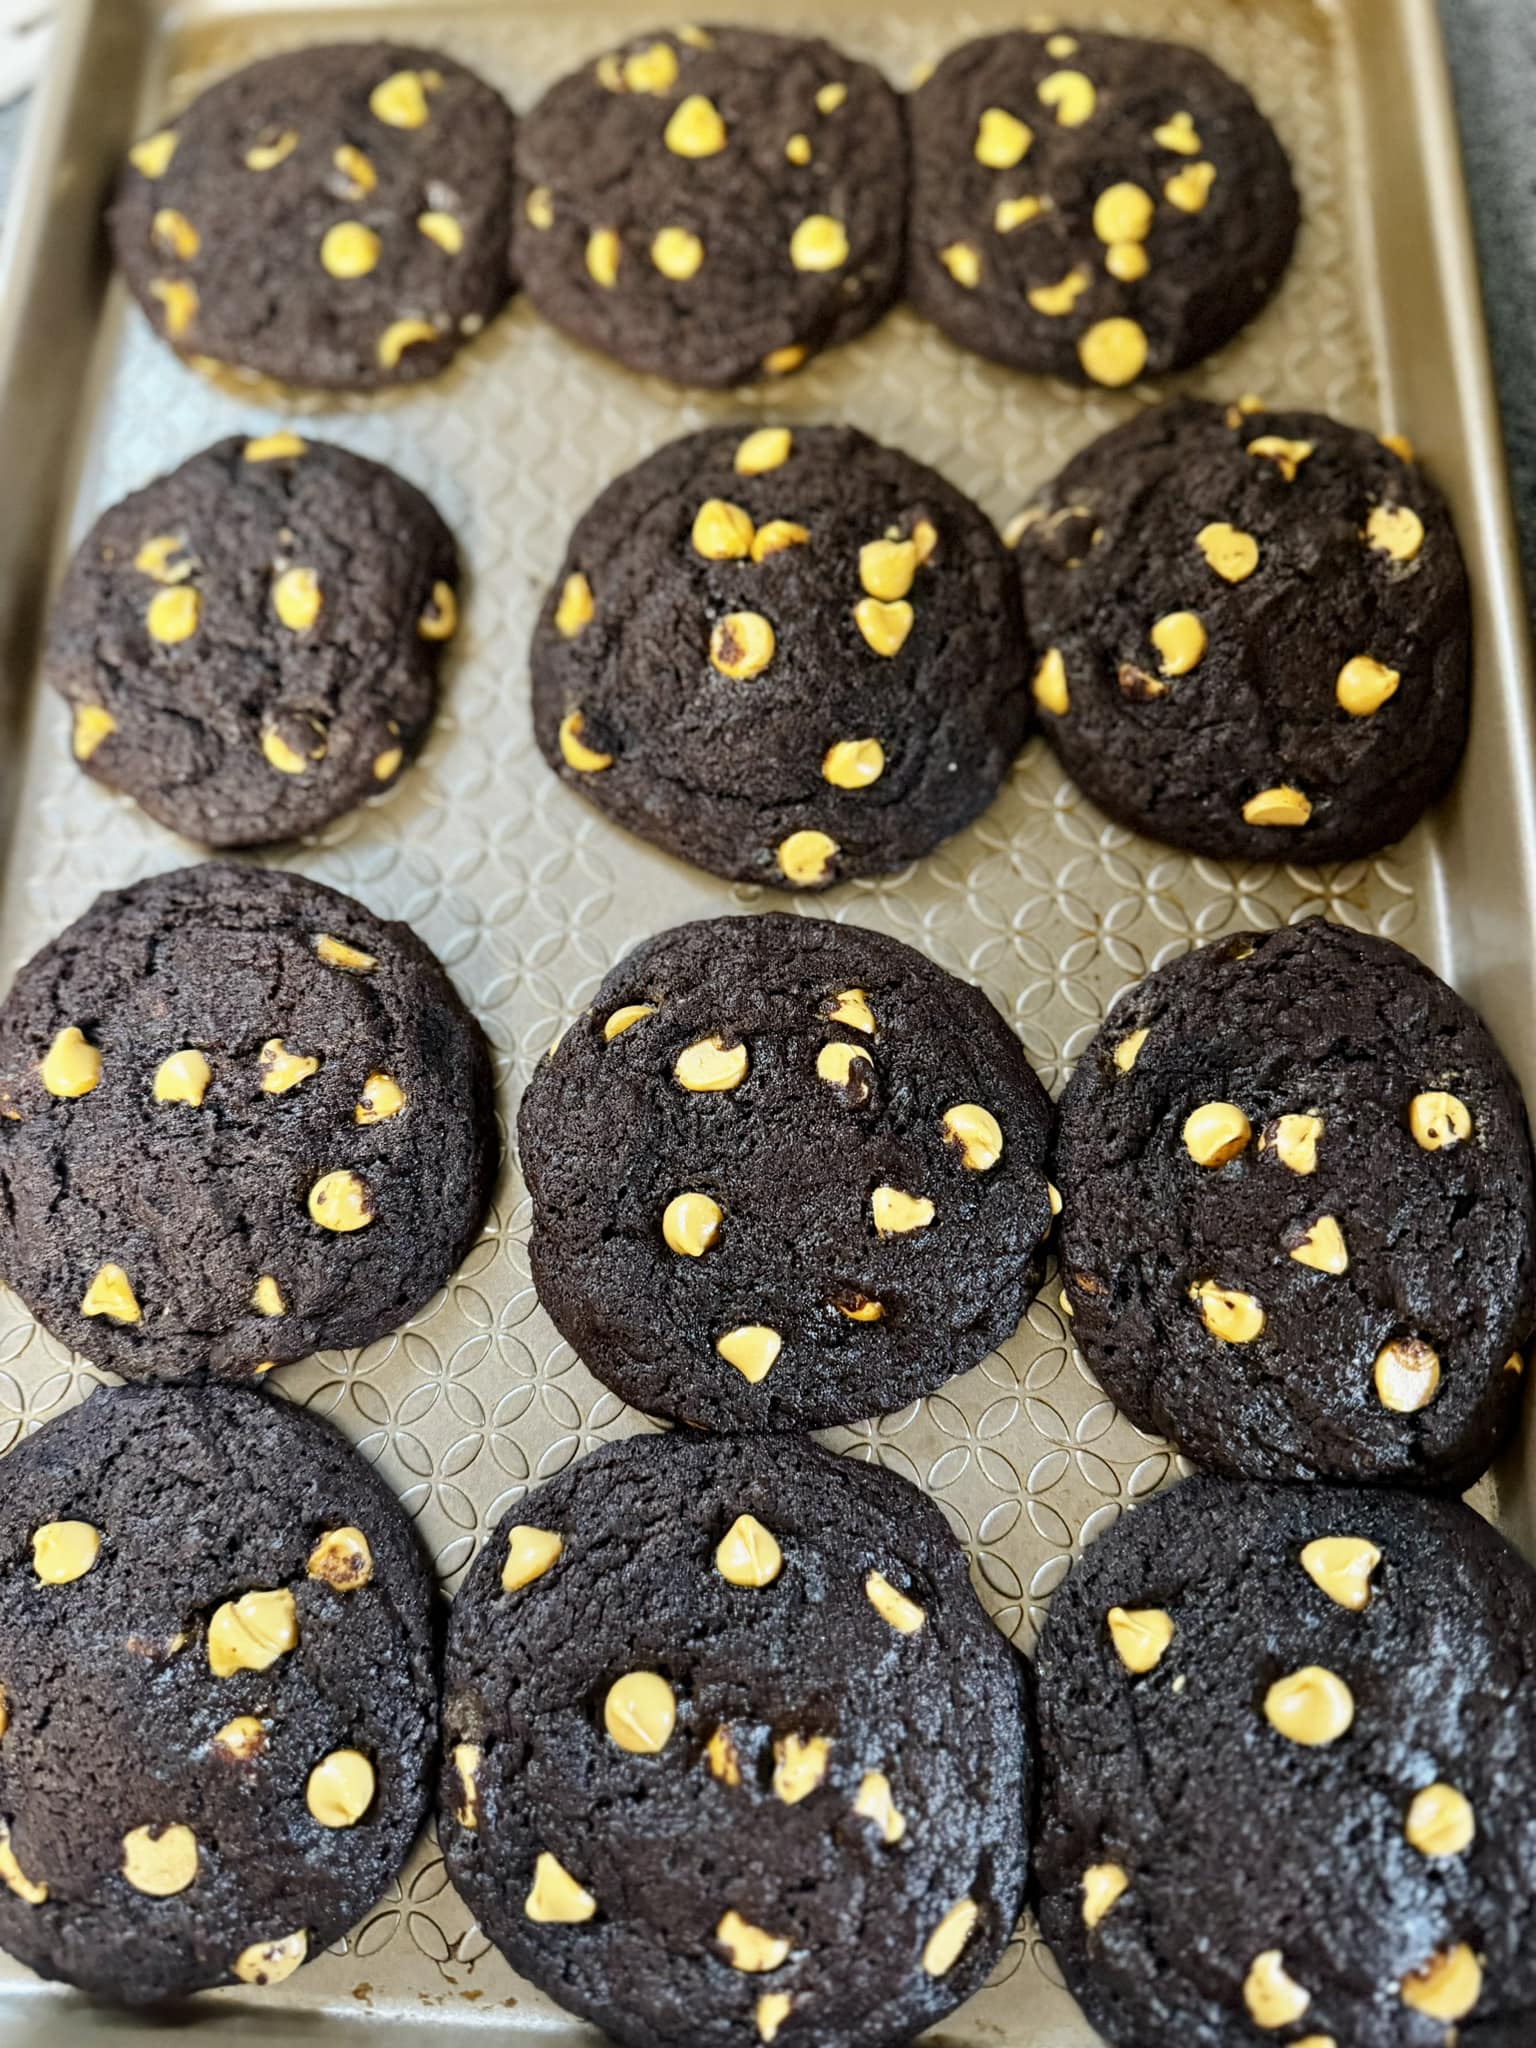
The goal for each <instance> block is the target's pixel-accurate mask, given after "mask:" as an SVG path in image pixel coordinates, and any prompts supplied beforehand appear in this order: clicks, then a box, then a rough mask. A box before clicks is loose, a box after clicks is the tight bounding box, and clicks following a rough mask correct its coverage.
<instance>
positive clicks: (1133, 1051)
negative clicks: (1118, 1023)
mask: <svg viewBox="0 0 1536 2048" xmlns="http://www.w3.org/2000/svg"><path fill="white" fill-rule="evenodd" d="M1149 1035H1150V1034H1149V1032H1148V1030H1147V1027H1146V1025H1143V1026H1142V1027H1141V1029H1140V1030H1139V1031H1128V1032H1127V1033H1126V1035H1125V1037H1124V1038H1122V1039H1121V1040H1120V1042H1119V1044H1118V1045H1117V1046H1116V1047H1115V1050H1114V1055H1113V1057H1114V1062H1115V1065H1116V1066H1117V1067H1118V1068H1119V1069H1120V1071H1121V1073H1122V1074H1128V1073H1129V1072H1130V1071H1131V1069H1132V1067H1134V1066H1135V1064H1136V1062H1137V1060H1138V1059H1140V1057H1141V1048H1142V1047H1143V1046H1144V1045H1145V1044H1146V1042H1147V1039H1148V1037H1149Z"/></svg>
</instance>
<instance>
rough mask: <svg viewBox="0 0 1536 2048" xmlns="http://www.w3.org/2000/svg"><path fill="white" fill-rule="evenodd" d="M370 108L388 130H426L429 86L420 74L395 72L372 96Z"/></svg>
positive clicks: (416, 72) (377, 87) (369, 101)
mask: <svg viewBox="0 0 1536 2048" xmlns="http://www.w3.org/2000/svg"><path fill="white" fill-rule="evenodd" d="M368 106H369V109H370V111H371V112H372V113H373V115H374V117H375V119H376V120H380V121H382V122H383V123H384V125H385V126H386V127H387V128H422V127H425V125H426V123H427V119H428V116H429V113H430V109H429V108H428V106H427V88H426V82H425V80H424V79H423V77H422V75H421V73H420V72H419V71H392V72H391V73H390V75H389V77H388V78H385V79H381V80H380V82H379V83H378V84H377V85H376V86H375V87H374V88H373V91H372V92H371V93H369V95H368Z"/></svg>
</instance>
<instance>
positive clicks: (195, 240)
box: [110, 42, 513, 391]
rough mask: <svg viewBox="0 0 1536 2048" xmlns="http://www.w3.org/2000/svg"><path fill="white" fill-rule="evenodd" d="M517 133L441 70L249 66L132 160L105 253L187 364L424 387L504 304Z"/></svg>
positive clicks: (330, 381) (347, 51) (294, 61)
mask: <svg viewBox="0 0 1536 2048" xmlns="http://www.w3.org/2000/svg"><path fill="white" fill-rule="evenodd" d="M512 139H513V120H512V114H511V111H510V109H509V108H508V107H507V105H506V102H505V101H504V100H503V99H502V97H501V95H500V93H498V92H495V91H493V90H492V88H491V87H490V86H488V85H487V84H486V83H485V82H484V80H483V79H480V78H477V77H476V76H475V74H474V73H473V72H472V71H467V70H466V69H465V68H464V66H463V65H462V64H455V63H454V62H453V61H452V59H451V58H448V57H445V56H443V55H442V53H441V52H440V51H436V50H421V49H415V48H411V47H407V46H404V45H401V44H397V43H382V42H373V43H331V44H319V45H314V46H311V47H309V48H306V49H302V50H291V51H288V52H287V53H285V54H284V55H282V56H277V57H267V58H264V59H263V60H262V61H261V62H259V63H256V64H248V65H246V66H245V67H244V69H243V70H240V71H236V72H234V73H233V74H232V75H231V76H230V77H227V78H223V79H220V80H219V82H218V83H217V84H216V85H212V86H210V87H209V88H208V89H207V91H205V92H203V93H200V94H199V95H198V97H197V98H196V99H195V100H194V101H193V102H192V104H191V105H190V106H189V107H188V108H187V109H186V110H185V112H183V113H182V114H180V115H179V116H178V117H177V118H176V119H175V120H174V121H172V122H171V123H170V124H169V125H168V126H166V127H163V128H160V129H157V130H156V131H155V132H154V133H153V134H151V135H146V136H145V137H144V138H143V140H142V141H140V142H137V143H135V145H134V147H133V148H132V149H131V150H130V151H129V152H128V162H127V165H126V166H125V168H124V171H123V174H122V178H121V181H120V183H119V186H118V192H117V197H116V200H115V202H114V204H113V208H112V214H111V222H110V225H111V232H112V245H113V249H114V252H115V254H116V257H117V263H118V267H119V268H120V269H121V271H122V273H123V276H124V277H125V278H126V280H127V282H128V288H129V290H130V291H131V292H132V293H133V295H134V297H135V298H136V299H137V300H138V301H139V304H140V305H141V306H142V307H143V308H144V311H145V312H146V314H147V315H148V316H149V320H150V324H151V325H152V326H153V327H154V328H155V329H156V331H157V332H158V333H160V334H162V335H164V337H165V338H166V340H168V341H169V342H171V343H172V345H173V346H174V347H175V348H177V349H178V350H179V351H180V352H181V353H182V354H183V355H186V356H189V357H191V358H193V359H197V358H200V357H201V358H210V359H212V360H213V361H215V362H218V363H231V364H239V365H241V366H243V367H244V368H246V369H249V370H254V371H257V372H258V373H260V374H261V375H263V376H266V377H273V378H277V379H278V380H279V381H281V382H283V383H285V384H294V385H311V386H315V387H319V388H323V389H336V390H357V391H361V390H369V389H372V388H373V387H375V386H377V385H381V384H407V383H416V382H418V381H419V380H420V379H421V378H423V377H431V376H434V375H435V374H436V373H437V372H438V371H439V370H441V369H442V368H443V367H444V366H445V365H446V364H447V363H448V361H449V360H450V358H451V357H452V356H453V354H454V352H455V351H456V350H457V349H458V348H459V347H461V346H462V344H463V342H464V341H465V340H467V339H468V338H469V337H470V336H471V335H474V334H478V333H479V331H480V329H481V328H482V327H483V326H484V325H485V323H486V321H487V320H489V319H490V318H491V316H492V315H493V314H494V313H496V312H497V311H499V310H500V308H501V307H502V305H504V304H505V302H506V300H507V299H508V297H509V296H510V295H511V291H512V274H511V269H510V265H509V257H508V242H509V237H510V233H511V215H512Z"/></svg>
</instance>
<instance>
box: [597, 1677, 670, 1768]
mask: <svg viewBox="0 0 1536 2048" xmlns="http://www.w3.org/2000/svg"><path fill="white" fill-rule="evenodd" d="M603 1726H604V1727H605V1728H606V1729H607V1730H608V1734H609V1736H610V1738H611V1739H612V1740H613V1741H614V1742H616V1743H617V1744H618V1746H619V1748H620V1749H627V1750H628V1751H630V1753H631V1754H632V1755H634V1756H657V1755H659V1754H660V1753H661V1751H662V1750H664V1749H665V1748H666V1746H667V1743H668V1742H669V1741H670V1740H671V1736H672V1730H673V1729H674V1728H675V1727H676V1726H677V1695H676V1694H675V1693H674V1692H673V1690H672V1688H671V1686H670V1685H668V1683H667V1681H666V1680H665V1679H664V1678H663V1677H662V1676H661V1674H660V1672H658V1671H626V1672H625V1674H624V1676H623V1677H622V1678H616V1679H615V1680H614V1682H613V1684H612V1685H610V1686H609V1688H608V1694H607V1697H606V1698H605V1699H604V1701H603Z"/></svg>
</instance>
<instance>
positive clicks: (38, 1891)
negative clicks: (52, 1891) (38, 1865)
mask: <svg viewBox="0 0 1536 2048" xmlns="http://www.w3.org/2000/svg"><path fill="white" fill-rule="evenodd" d="M0 1884H3V1885H4V1886H5V1888H6V1890H7V1891H10V1892H14V1893H15V1894H16V1896H17V1898H18V1899H20V1900H21V1901H22V1902H23V1904H25V1905H28V1906H45V1905H47V1903H48V1887H47V1885H46V1884H43V1883H42V1882H41V1881H40V1880H38V1879H34V1878H30V1877H28V1876H27V1874H26V1872H25V1871H24V1870H23V1869H22V1867H21V1865H20V1863H18V1862H17V1860H16V1851H15V1850H14V1849H13V1848H12V1847H11V1831H10V1829H9V1828H8V1827H7V1826H6V1824H5V1822H4V1821H0Z"/></svg>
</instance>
